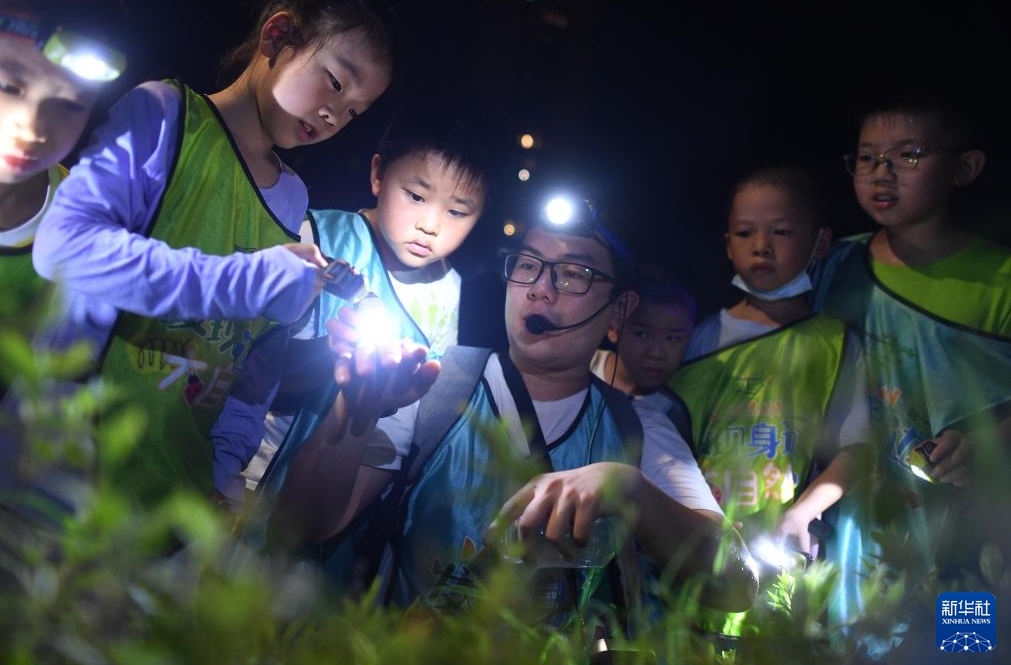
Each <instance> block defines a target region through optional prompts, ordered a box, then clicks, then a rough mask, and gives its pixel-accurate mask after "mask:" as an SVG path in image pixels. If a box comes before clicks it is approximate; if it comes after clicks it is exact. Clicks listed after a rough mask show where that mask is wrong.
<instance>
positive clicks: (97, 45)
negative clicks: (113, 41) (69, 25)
mask: <svg viewBox="0 0 1011 665" xmlns="http://www.w3.org/2000/svg"><path fill="white" fill-rule="evenodd" d="M2 37H14V38H16V39H21V40H23V41H27V42H29V43H31V44H33V45H35V47H36V48H37V49H38V50H40V51H42V55H44V56H45V57H46V59H47V60H49V61H50V62H51V63H53V64H54V65H56V66H57V67H62V68H63V69H66V70H67V71H69V72H70V73H71V74H73V75H74V76H77V77H78V78H81V79H84V80H85V81H92V82H95V83H106V82H108V81H112V80H113V79H116V78H118V77H119V75H120V74H122V73H123V72H124V71H125V70H126V57H125V56H124V55H123V54H122V53H120V52H119V51H117V50H116V49H114V48H112V47H109V46H106V45H105V44H102V43H101V42H98V41H96V40H94V39H89V38H88V37H84V36H83V35H80V34H78V33H76V32H73V31H70V30H64V29H63V28H62V27H56V28H52V29H47V28H45V27H44V26H43V22H42V20H41V19H40V18H39V17H37V16H33V15H30V14H17V13H13V12H9V11H0V38H2Z"/></svg>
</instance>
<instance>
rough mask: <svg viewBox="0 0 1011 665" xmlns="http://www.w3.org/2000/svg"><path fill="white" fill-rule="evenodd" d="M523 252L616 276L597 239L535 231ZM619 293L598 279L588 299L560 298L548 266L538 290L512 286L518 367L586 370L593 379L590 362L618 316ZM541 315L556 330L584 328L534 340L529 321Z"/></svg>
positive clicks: (509, 316) (509, 299)
mask: <svg viewBox="0 0 1011 665" xmlns="http://www.w3.org/2000/svg"><path fill="white" fill-rule="evenodd" d="M518 251H519V252H521V253H523V254H527V255H529V256H532V257H535V258H538V259H541V260H543V261H553V262H558V261H561V262H565V263H576V264H579V265H583V266H586V267H589V268H594V269H596V270H599V271H600V272H602V273H604V274H606V275H610V276H613V275H614V270H613V266H612V264H611V256H610V253H609V252H608V251H607V249H606V248H605V247H604V246H603V245H601V244H600V243H599V242H597V241H596V240H593V239H591V238H584V237H582V236H576V235H570V234H567V233H556V232H549V231H547V230H544V229H541V228H535V229H532V230H531V231H529V232H528V233H527V236H526V238H525V239H524V242H523V245H522V246H521V247H520V249H519V250H518ZM613 287H614V284H613V283H612V282H609V281H605V280H604V279H599V278H596V277H595V278H594V279H593V281H592V283H591V284H590V289H589V291H587V292H586V293H584V294H582V295H575V294H571V293H564V292H560V291H559V290H558V289H556V288H555V286H554V285H553V283H552V280H551V268H550V267H549V266H547V265H545V266H544V267H543V270H542V272H541V274H540V276H539V277H538V278H537V280H536V281H535V282H534V283H532V284H517V283H515V282H507V283H506V300H505V323H506V335H507V336H508V338H509V347H510V350H511V352H512V354H513V357H514V358H515V359H516V360H517V365H519V363H520V361H521V360H522V361H524V366H525V367H526V368H530V367H531V366H533V367H537V368H540V369H544V370H548V371H564V370H573V371H583V370H584V369H585V371H586V372H587V373H589V371H590V358H591V357H592V356H593V352H594V351H595V350H596V348H597V347H598V346H599V345H600V342H601V340H603V339H604V335H605V333H606V332H607V328H608V325H609V324H610V323H611V318H612V314H614V309H615V308H614V305H611V306H610V308H608V303H609V302H610V295H611V290H612V288H613ZM609 310H610V311H609ZM595 313H596V314H595ZM535 314H536V315H539V316H542V317H544V318H545V319H547V320H548V321H549V322H550V323H551V324H553V325H555V326H559V327H561V326H567V325H573V324H579V325H575V327H573V328H569V329H568V330H555V331H549V332H544V333H541V334H534V333H531V332H530V331H529V330H527V327H526V320H527V318H528V317H530V316H531V315H535ZM580 322H583V323H580Z"/></svg>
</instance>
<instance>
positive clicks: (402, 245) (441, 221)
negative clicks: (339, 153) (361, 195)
mask: <svg viewBox="0 0 1011 665" xmlns="http://www.w3.org/2000/svg"><path fill="white" fill-rule="evenodd" d="M371 177H372V193H373V194H374V195H375V196H376V209H375V213H374V215H375V216H374V224H375V227H376V231H377V232H378V233H379V234H380V235H382V237H383V238H384V239H385V240H386V243H385V244H386V247H385V248H383V249H384V250H387V249H388V250H389V251H388V252H386V251H384V259H386V260H388V261H391V262H392V263H391V264H390V265H389V268H390V269H392V270H404V269H407V270H411V269H417V268H423V267H425V266H427V265H429V264H430V263H434V262H436V261H439V260H441V259H444V258H446V257H447V256H449V255H450V254H452V253H453V252H454V251H456V249H457V248H458V247H459V246H460V245H461V244H462V243H463V241H464V240H465V239H466V238H467V235H468V234H469V233H470V232H471V230H472V229H473V228H474V225H475V224H476V223H477V220H478V219H479V218H480V217H481V212H482V211H483V210H484V193H485V188H484V185H483V184H481V183H476V182H472V181H470V180H467V179H464V178H462V177H461V174H460V172H459V170H457V169H456V168H447V166H446V165H445V164H444V163H443V158H442V155H440V154H437V153H411V154H408V155H405V156H403V157H400V158H399V159H397V160H395V161H394V162H393V163H391V164H387V165H383V164H382V163H381V158H380V157H379V156H378V155H376V156H374V157H373V158H372V176H371ZM390 254H392V256H390Z"/></svg>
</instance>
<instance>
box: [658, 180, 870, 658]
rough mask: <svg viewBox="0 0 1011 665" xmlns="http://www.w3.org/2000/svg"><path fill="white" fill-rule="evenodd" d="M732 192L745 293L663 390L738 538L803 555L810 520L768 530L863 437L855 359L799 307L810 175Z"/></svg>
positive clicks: (722, 620)
mask: <svg viewBox="0 0 1011 665" xmlns="http://www.w3.org/2000/svg"><path fill="white" fill-rule="evenodd" d="M733 191H734V193H733V198H732V201H731V205H730V214H729V226H728V232H727V234H726V236H725V237H726V242H727V255H728V256H729V258H730V260H731V261H732V262H733V265H734V269H735V271H736V276H735V277H734V281H733V284H734V285H735V286H737V287H738V288H740V289H741V290H742V291H744V297H743V298H742V299H741V300H740V301H738V302H737V303H736V304H735V305H733V306H732V307H729V308H725V309H722V310H720V311H719V312H718V313H716V314H713V315H711V316H709V317H707V318H705V319H703V320H702V321H701V322H700V323H699V325H698V326H697V327H696V328H695V330H694V332H693V334H692V338H691V341H690V342H689V346H688V350H687V352H686V354H685V358H686V361H685V363H684V364H683V365H682V366H681V368H680V369H679V370H678V372H677V374H675V375H674V377H673V378H672V379H671V381H670V383H669V386H670V387H671V388H672V389H673V390H674V391H675V392H676V393H678V394H679V395H680V396H681V397H682V398H683V399H684V400H685V403H686V404H687V406H688V409H689V411H690V413H691V420H692V435H693V439H694V441H695V453H696V457H697V458H698V460H699V464H700V466H701V467H702V470H703V472H704V474H705V476H706V480H707V481H708V482H709V484H710V488H711V489H712V491H713V494H714V495H715V496H716V499H717V501H718V502H719V503H720V506H721V508H723V510H724V512H725V513H726V514H727V516H728V517H730V518H731V519H732V520H734V521H735V522H737V523H739V524H740V528H741V533H742V535H743V536H744V537H745V539H746V541H747V542H749V543H755V541H756V540H757V539H759V538H760V537H762V536H770V535H772V534H773V533H775V534H776V536H777V537H778V538H779V539H780V540H781V541H783V544H786V545H787V546H789V547H791V548H793V549H796V550H800V551H801V552H803V553H805V554H807V555H809V556H814V555H816V551H815V549H814V548H813V547H812V542H811V538H810V536H809V534H808V531H807V529H808V523H809V522H810V518H813V517H816V515H812V516H810V518H809V519H808V521H805V522H803V523H802V524H799V523H798V524H797V525H796V527H795V528H793V527H791V528H781V529H779V530H777V526H778V524H779V522H780V518H781V516H782V515H783V513H784V511H785V509H786V508H787V507H789V506H790V505H791V504H792V502H793V501H794V499H795V497H797V496H798V495H799V494H800V492H801V490H803V489H804V488H805V487H806V486H807V485H808V483H809V481H810V480H811V479H812V478H813V477H814V476H815V475H816V473H817V471H818V470H819V469H825V468H826V466H827V465H828V464H829V462H830V461H831V460H832V459H833V457H835V456H836V453H837V452H838V451H839V450H840V449H841V448H843V447H846V446H850V445H851V444H855V443H859V442H866V441H868V439H869V421H870V418H869V411H868V405H867V398H866V394H865V389H864V384H865V381H866V380H865V378H864V369H863V366H864V362H863V356H862V353H861V351H860V344H859V341H858V339H857V337H856V336H855V335H854V334H852V333H849V332H847V331H846V328H845V326H844V325H843V324H842V322H840V321H838V320H836V319H832V318H829V317H826V316H822V315H818V314H815V312H814V310H813V309H812V308H811V306H810V305H809V303H808V299H807V296H808V292H809V291H810V290H811V280H810V278H809V277H808V274H807V268H808V266H809V264H810V263H811V261H812V259H814V258H816V257H819V256H822V255H823V254H824V253H825V252H826V251H827V249H828V247H829V243H830V241H831V232H830V231H829V229H827V228H824V227H821V226H820V225H821V222H822V220H824V218H825V217H824V215H823V213H822V209H821V205H820V198H819V196H818V193H817V192H818V188H817V186H816V182H815V181H814V179H813V178H812V177H811V176H810V175H809V174H808V173H806V172H804V171H801V170H798V169H793V168H769V169H763V170H761V171H758V172H756V173H753V174H752V175H750V176H748V177H747V178H745V179H744V180H742V181H741V182H740V183H739V184H738V185H737V186H736V187H735V188H734V190H733ZM742 377H745V378H742ZM843 457H847V456H840V459H841V458H843ZM830 468H831V467H830ZM833 472H834V470H833ZM787 538H789V541H790V542H786V540H787ZM774 577H775V576H774V575H773V576H770V578H774ZM763 597H764V594H763ZM752 612H754V610H752ZM744 620H745V616H744V614H743V613H737V614H730V615H721V616H710V617H707V618H706V620H705V621H704V624H705V627H706V628H707V629H708V630H711V631H714V632H716V633H717V634H720V635H727V636H734V637H737V636H740V635H741V634H742V632H741V626H742V625H743V622H744ZM744 634H746V632H745V633H744ZM742 648H745V647H743V646H742Z"/></svg>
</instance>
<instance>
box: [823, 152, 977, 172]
mask: <svg viewBox="0 0 1011 665" xmlns="http://www.w3.org/2000/svg"><path fill="white" fill-rule="evenodd" d="M942 152H958V149H957V148H950V147H940V148H926V147H923V146H900V147H897V148H890V149H888V150H885V151H884V152H879V153H878V154H874V153H872V152H857V153H850V154H848V155H843V163H845V164H846V171H847V172H849V174H850V175H853V176H857V175H870V174H872V173H874V170H875V169H876V168H878V164H884V165H885V168H887V169H888V170H889V171H891V172H892V173H894V172H895V171H896V170H897V169H898V170H903V171H912V170H913V169H915V168H916V166H917V164H919V163H920V160H921V159H923V158H924V157H929V156H930V155H936V154H938V153H942Z"/></svg>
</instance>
